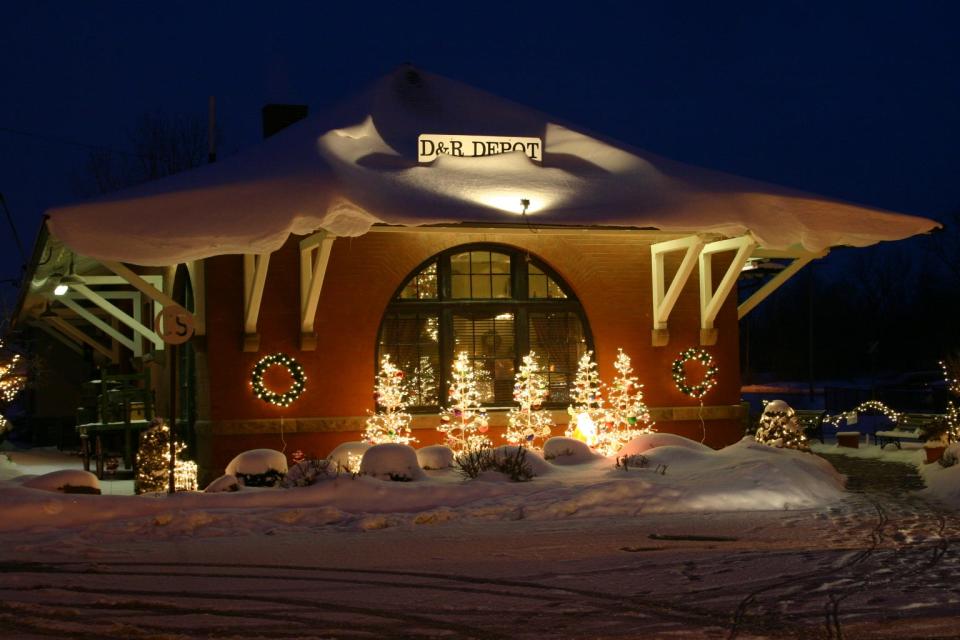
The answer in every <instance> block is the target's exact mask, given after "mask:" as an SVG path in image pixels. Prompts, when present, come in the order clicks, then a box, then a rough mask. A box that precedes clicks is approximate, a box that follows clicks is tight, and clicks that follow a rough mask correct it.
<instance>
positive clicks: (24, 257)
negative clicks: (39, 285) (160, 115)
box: [0, 193, 27, 267]
mask: <svg viewBox="0 0 960 640" xmlns="http://www.w3.org/2000/svg"><path fill="white" fill-rule="evenodd" d="M0 206H2V207H3V211H4V213H6V214H7V222H8V223H9V224H10V231H12V232H13V239H14V240H15V241H16V243H17V249H19V250H20V262H21V267H23V266H26V264H27V254H26V252H25V251H24V250H23V243H22V242H21V241H20V234H19V233H17V225H15V224H13V216H12V215H10V209H9V208H8V207H7V199H6V198H4V197H3V194H2V193H0Z"/></svg>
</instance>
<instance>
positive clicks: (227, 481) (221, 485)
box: [203, 473, 240, 493]
mask: <svg viewBox="0 0 960 640" xmlns="http://www.w3.org/2000/svg"><path fill="white" fill-rule="evenodd" d="M239 490H240V482H239V481H238V480H237V477H236V476H234V475H231V474H229V473H228V474H226V475H222V476H220V477H219V478H217V479H216V480H214V481H213V482H211V483H210V484H208V485H207V488H206V489H204V490H203V492H204V493H228V492H231V491H239Z"/></svg>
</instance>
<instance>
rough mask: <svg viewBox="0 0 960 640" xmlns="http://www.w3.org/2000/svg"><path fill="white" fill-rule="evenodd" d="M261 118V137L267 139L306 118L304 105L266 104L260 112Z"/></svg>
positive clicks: (305, 106)
mask: <svg viewBox="0 0 960 640" xmlns="http://www.w3.org/2000/svg"><path fill="white" fill-rule="evenodd" d="M260 113H261V116H262V118H263V137H264V138H269V137H270V136H272V135H273V134H275V133H276V132H278V131H280V130H282V129H286V128H287V127H289V126H290V125H292V124H293V123H294V122H298V121H300V120H303V119H304V118H306V117H307V105H305V104H267V105H264V106H263V109H262V110H261V112H260Z"/></svg>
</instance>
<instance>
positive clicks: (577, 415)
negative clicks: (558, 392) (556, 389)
mask: <svg viewBox="0 0 960 640" xmlns="http://www.w3.org/2000/svg"><path fill="white" fill-rule="evenodd" d="M570 400H571V404H570V406H568V407H567V413H569V414H570V426H569V427H567V431H566V434H565V435H566V436H567V437H571V438H576V439H578V440H583V441H584V442H586V443H587V444H588V445H590V446H593V445H594V444H596V441H597V424H599V423H602V422H603V421H604V410H603V382H602V381H601V380H600V372H599V371H597V363H596V362H594V360H593V351H587V352H586V353H584V354H583V355H582V356H580V361H579V363H578V364H577V374H576V376H574V379H573V385H572V386H571V388H570Z"/></svg>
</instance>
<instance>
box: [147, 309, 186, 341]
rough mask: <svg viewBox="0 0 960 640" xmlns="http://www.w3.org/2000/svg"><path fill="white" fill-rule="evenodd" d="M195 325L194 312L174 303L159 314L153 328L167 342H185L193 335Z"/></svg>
mask: <svg viewBox="0 0 960 640" xmlns="http://www.w3.org/2000/svg"><path fill="white" fill-rule="evenodd" d="M193 325H194V322H193V314H192V313H190V312H189V311H187V310H186V309H184V308H183V307H181V306H180V305H172V306H166V307H164V308H163V309H162V310H161V311H160V313H158V314H157V317H156V319H155V320H154V323H153V330H154V331H156V332H157V335H158V336H160V338H162V339H163V341H164V342H165V343H166V344H183V343H184V342H186V341H187V340H189V339H190V338H192V337H193V331H194V326H193Z"/></svg>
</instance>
